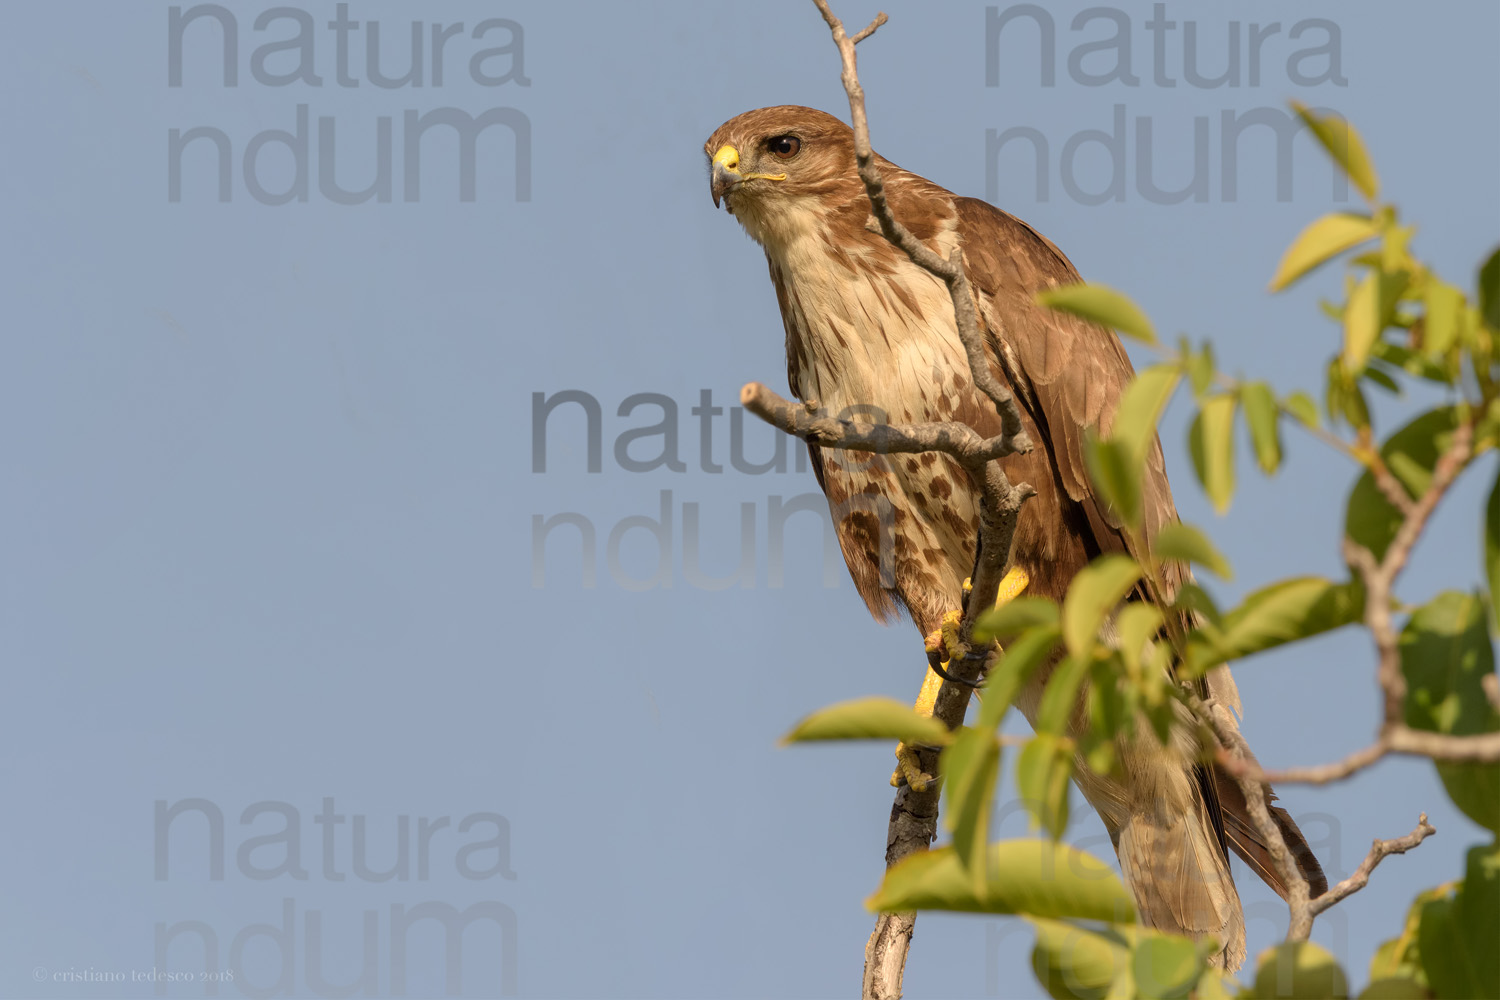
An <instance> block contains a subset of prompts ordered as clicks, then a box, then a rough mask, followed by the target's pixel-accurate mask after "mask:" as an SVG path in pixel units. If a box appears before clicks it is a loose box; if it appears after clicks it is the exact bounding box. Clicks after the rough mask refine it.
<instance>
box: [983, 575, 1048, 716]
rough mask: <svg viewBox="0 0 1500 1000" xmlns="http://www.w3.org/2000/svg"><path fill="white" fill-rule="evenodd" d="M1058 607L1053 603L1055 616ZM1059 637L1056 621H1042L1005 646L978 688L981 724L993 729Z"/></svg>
mask: <svg viewBox="0 0 1500 1000" xmlns="http://www.w3.org/2000/svg"><path fill="white" fill-rule="evenodd" d="M1048 603H1051V602H1048ZM1056 607H1057V606H1056V605H1053V617H1054V619H1055V617H1056ZM976 632H977V629H976ZM1060 641H1062V631H1061V630H1060V629H1059V628H1058V627H1057V626H1056V625H1055V624H1054V625H1040V626H1038V627H1036V628H1033V629H1030V630H1029V631H1027V632H1026V633H1024V634H1023V635H1022V636H1021V637H1020V638H1019V639H1017V640H1016V641H1015V642H1013V643H1011V644H1010V645H1009V646H1007V647H1006V648H1005V651H1004V652H1002V653H1001V654H1000V661H999V662H998V663H996V664H995V665H994V667H992V668H991V669H990V674H989V676H988V677H986V678H985V679H984V687H982V688H981V689H980V691H979V719H978V721H977V722H976V723H975V725H976V726H977V727H978V728H980V729H988V730H989V731H990V732H994V730H995V729H996V727H998V726H999V725H1000V722H1001V720H1003V719H1004V717H1005V713H1006V711H1007V710H1009V708H1010V706H1011V704H1012V703H1013V702H1014V701H1015V700H1016V696H1017V695H1018V694H1020V693H1021V689H1022V688H1023V687H1025V686H1026V682H1027V681H1028V680H1030V679H1031V675H1032V674H1034V673H1036V671H1037V670H1038V668H1040V667H1041V666H1042V665H1043V664H1044V663H1046V662H1047V659H1048V657H1050V656H1051V655H1052V651H1053V650H1054V649H1056V648H1057V644H1058V643H1059V642H1060Z"/></svg>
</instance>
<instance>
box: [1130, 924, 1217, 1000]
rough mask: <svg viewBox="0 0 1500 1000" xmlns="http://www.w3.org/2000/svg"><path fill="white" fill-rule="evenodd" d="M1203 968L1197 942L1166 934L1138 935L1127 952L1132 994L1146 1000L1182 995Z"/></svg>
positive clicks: (1197, 977) (1173, 999)
mask: <svg viewBox="0 0 1500 1000" xmlns="http://www.w3.org/2000/svg"><path fill="white" fill-rule="evenodd" d="M1204 968H1205V965H1204V962H1203V955H1202V953H1201V952H1200V951H1199V950H1198V945H1197V944H1196V943H1195V942H1194V941H1193V940H1192V939H1190V938H1185V937H1178V936H1176V935H1170V934H1149V935H1142V936H1141V940H1140V941H1139V942H1138V943H1137V944H1136V946H1135V951H1134V953H1133V954H1132V955H1131V972H1132V973H1133V974H1134V977H1135V988H1136V991H1137V992H1136V995H1137V996H1139V997H1142V998H1150V1000H1157V998H1159V1000H1177V998H1180V997H1186V996H1187V995H1188V994H1189V993H1191V992H1192V990H1193V987H1194V986H1196V985H1197V984H1198V979H1199V977H1200V976H1202V974H1203V970H1204Z"/></svg>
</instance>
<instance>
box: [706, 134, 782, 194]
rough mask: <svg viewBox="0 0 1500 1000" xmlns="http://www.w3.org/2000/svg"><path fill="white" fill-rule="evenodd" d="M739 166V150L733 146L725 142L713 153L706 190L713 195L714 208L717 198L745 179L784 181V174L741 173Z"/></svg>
mask: <svg viewBox="0 0 1500 1000" xmlns="http://www.w3.org/2000/svg"><path fill="white" fill-rule="evenodd" d="M739 167H740V151H739V150H737V149H735V148H734V147H733V146H730V145H728V144H725V145H723V146H720V147H719V151H718V152H717V153H715V154H714V160H713V166H712V167H711V168H710V171H709V174H710V176H709V182H708V190H709V194H711V195H713V199H714V208H718V207H719V199H721V198H723V197H725V196H726V195H729V194H733V193H734V189H735V188H737V187H739V186H740V185H741V184H743V183H745V181H753V180H764V181H784V180H786V174H742V173H740V170H739Z"/></svg>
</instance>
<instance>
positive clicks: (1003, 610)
mask: <svg viewBox="0 0 1500 1000" xmlns="http://www.w3.org/2000/svg"><path fill="white" fill-rule="evenodd" d="M1057 616H1058V611H1057V602H1056V601H1054V600H1052V599H1051V598H1048V597H1016V598H1012V599H1011V600H1009V601H1006V602H1005V603H1004V604H1001V605H998V606H996V607H993V608H990V609H989V610H988V611H986V612H984V613H983V614H981V615H980V616H979V617H978V618H977V619H975V620H974V638H975V639H976V640H977V641H979V642H990V641H991V640H993V639H999V640H1000V641H1001V642H1004V641H1006V640H1008V639H1010V638H1011V637H1012V636H1016V635H1020V634H1021V633H1022V632H1025V631H1026V630H1027V629H1029V628H1031V627H1033V626H1036V625H1056V624H1057Z"/></svg>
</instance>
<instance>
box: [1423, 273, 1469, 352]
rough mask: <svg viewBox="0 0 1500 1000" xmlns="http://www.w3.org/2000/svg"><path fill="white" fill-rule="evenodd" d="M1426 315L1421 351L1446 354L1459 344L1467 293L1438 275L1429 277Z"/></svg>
mask: <svg viewBox="0 0 1500 1000" xmlns="http://www.w3.org/2000/svg"><path fill="white" fill-rule="evenodd" d="M1426 305H1427V314H1426V316H1425V317H1424V319H1423V322H1422V331H1423V332H1422V350H1424V351H1425V352H1427V354H1428V355H1431V356H1440V355H1443V354H1447V353H1448V351H1450V350H1452V348H1453V345H1454V344H1456V343H1458V328H1459V314H1460V313H1461V312H1462V311H1463V308H1464V293H1463V292H1461V291H1459V290H1458V289H1457V288H1455V287H1453V286H1452V285H1450V284H1448V283H1447V282H1446V281H1440V280H1438V279H1437V278H1436V277H1433V278H1429V279H1428V280H1427V298H1426Z"/></svg>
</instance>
